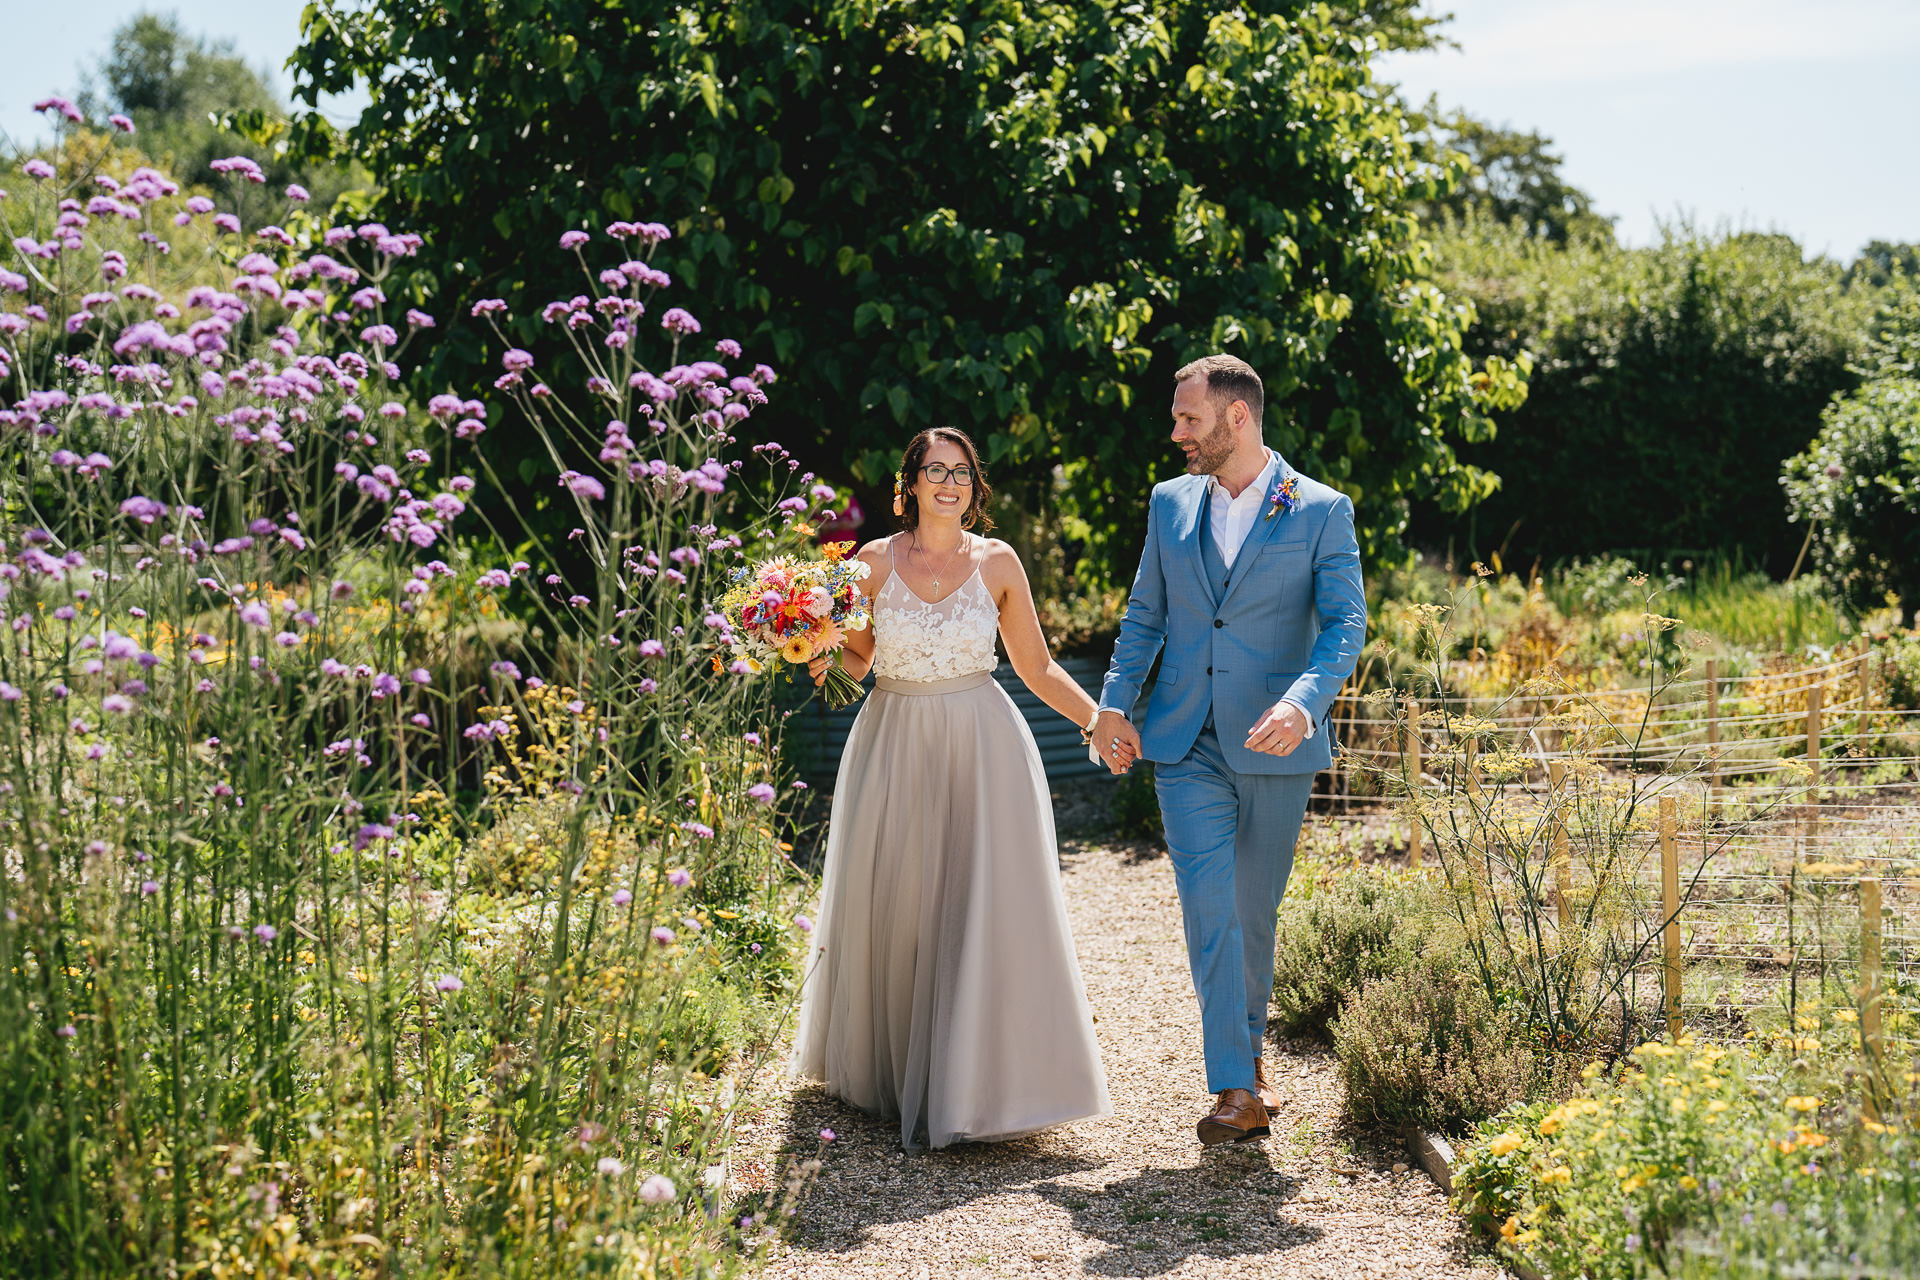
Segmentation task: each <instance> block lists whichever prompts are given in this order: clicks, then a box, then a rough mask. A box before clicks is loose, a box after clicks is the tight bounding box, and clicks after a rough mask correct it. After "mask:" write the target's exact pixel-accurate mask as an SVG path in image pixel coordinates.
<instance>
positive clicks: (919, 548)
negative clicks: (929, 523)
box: [913, 533, 967, 596]
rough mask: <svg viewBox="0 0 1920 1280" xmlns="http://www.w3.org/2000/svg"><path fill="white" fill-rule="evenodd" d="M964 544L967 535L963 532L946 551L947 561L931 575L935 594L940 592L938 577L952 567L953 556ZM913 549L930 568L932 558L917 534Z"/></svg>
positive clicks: (958, 552) (931, 566) (965, 543)
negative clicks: (958, 539) (949, 550)
mask: <svg viewBox="0 0 1920 1280" xmlns="http://www.w3.org/2000/svg"><path fill="white" fill-rule="evenodd" d="M966 545H967V535H966V534H964V533H963V534H961V535H960V541H959V543H958V544H957V545H955V547H954V548H953V550H952V551H951V552H949V553H948V555H947V562H946V563H945V564H943V565H941V566H940V570H939V572H938V573H935V574H934V575H933V594H935V595H936V596H937V595H939V594H940V579H941V578H942V577H943V576H944V575H945V574H946V572H947V570H949V569H951V568H953V557H954V556H957V555H959V554H960V548H961V547H964V546H966ZM913 549H914V550H915V551H918V552H919V553H920V558H921V559H922V560H925V561H926V562H927V568H928V569H932V568H933V560H932V558H931V557H929V556H928V555H927V549H926V548H925V547H923V546H921V545H920V539H919V537H918V535H916V536H915V537H914V540H913Z"/></svg>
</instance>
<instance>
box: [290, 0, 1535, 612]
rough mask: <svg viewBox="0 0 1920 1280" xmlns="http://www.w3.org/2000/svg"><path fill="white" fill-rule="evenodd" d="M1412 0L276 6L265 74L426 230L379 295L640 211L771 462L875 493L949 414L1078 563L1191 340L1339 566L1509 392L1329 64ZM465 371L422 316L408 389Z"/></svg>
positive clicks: (467, 381)
mask: <svg viewBox="0 0 1920 1280" xmlns="http://www.w3.org/2000/svg"><path fill="white" fill-rule="evenodd" d="M1416 9H1417V6H1416V5H1413V4H1409V3H1400V2H1397V0H1394V2H1385V3H1381V4H1375V5H1372V6H1367V7H1361V8H1355V7H1353V6H1348V7H1347V8H1345V9H1343V10H1341V11H1339V12H1336V11H1334V10H1333V9H1330V8H1328V7H1326V6H1322V5H1309V4H1302V3H1276V2H1274V0H1265V2H1263V3H1255V4H1250V5H1239V6H1229V5H1227V4H1224V3H1218V2H1215V3H1201V2H1196V0H1172V2H1171V3H1166V4H1161V5H1156V6H1139V5H1133V4H1125V3H1119V2H1118V0H1053V2H1048V3H1014V2H1013V0H985V2H980V0H931V2H929V0H915V2H914V3H905V2H903V0H741V2H740V3H736V4H729V5H724V6H703V7H701V8H697V9H696V8H693V7H687V6H680V5H675V4H668V3H662V2H660V0H636V2H631V3H612V2H610V0H548V2H545V3H541V4H537V5H536V4H532V3H509V4H500V3H498V2H497V0H486V2H484V3H483V2H482V0H431V2H429V0H371V2H370V3H366V4H364V5H356V4H350V3H347V2H345V0H316V3H314V4H313V5H311V6H310V7H309V8H308V11H307V16H306V19H305V22H304V43H303V45H302V47H301V48H300V50H299V51H298V52H297V53H296V55H295V58H294V61H293V65H294V68H295V72H296V81H297V82H296V91H295V93H296V98H297V99H299V100H300V101H302V102H304V103H305V104H306V105H307V106H308V107H309V108H311V107H312V106H313V105H314V104H315V103H316V102H317V101H318V97H319V95H320V94H322V93H330V92H340V91H344V90H346V89H348V88H350V87H355V86H358V87H362V88H364V89H365V90H366V91H367V92H368V93H369V94H370V95H371V99H372V101H371V104H370V105H369V106H368V108H367V109H366V110H365V111H364V112H363V113H362V115H361V116H360V118H359V120H358V121H357V122H355V123H354V124H353V125H352V126H351V127H349V128H348V129H346V130H345V131H344V133H342V134H339V135H335V134H334V133H333V132H332V131H331V130H330V129H329V128H328V127H327V125H326V124H325V122H324V121H323V120H322V119H321V118H320V117H319V116H318V114H317V113H316V112H313V111H311V110H309V111H308V112H307V113H306V114H305V116H304V117H303V118H302V120H301V121H300V125H299V128H300V138H301V142H302V145H303V146H304V147H305V148H306V150H307V153H308V154H328V153H331V154H342V153H346V154H352V155H355V156H357V157H360V158H361V159H363V160H364V161H365V162H366V163H367V164H368V165H369V166H370V167H371V168H372V169H373V170H374V171H375V172H377V173H378V174H379V175H380V176H381V178H382V180H383V182H384V183H385V188H384V194H383V196H382V197H381V210H380V211H381V212H382V213H384V214H387V215H390V217H391V220H393V221H396V222H417V221H422V220H425V221H430V222H431V224H432V225H433V226H434V228H435V231H434V235H433V236H432V238H431V240H430V242H429V244H428V246H427V248H426V249H425V251H424V252H423V253H422V254H421V255H420V257H419V258H418V259H417V262H418V266H419V274H418V276H417V277H416V279H415V281H414V284H415V286H416V287H418V288H420V289H422V290H431V291H432V292H434V293H435V294H437V295H438V296H439V297H440V299H441V305H442V307H443V309H445V308H446V307H447V306H448V304H466V303H470V302H472V301H473V300H475V299H479V298H484V297H487V296H491V295H495V294H501V295H509V296H512V295H525V296H527V297H528V298H529V300H532V301H536V302H537V301H540V300H543V299H544V298H545V297H565V296H568V295H569V294H571V293H574V292H576V291H577V289H576V288H575V281H576V280H577V277H575V276H573V275H572V272H574V271H575V270H577V268H576V267H575V266H574V264H573V263H572V262H571V261H570V258H569V257H567V256H564V255H562V254H560V253H559V252H557V251H556V250H555V249H554V247H553V246H554V245H555V243H556V241H557V239H558V237H559V235H560V234H561V232H563V231H565V230H567V229H569V228H577V227H583V226H597V225H601V224H604V223H605V222H607V221H609V220H612V219H635V218H643V219H651V220H657V221H660V222H663V223H666V224H667V225H668V226H669V227H670V228H671V229H672V230H673V232H674V238H673V239H672V240H671V241H670V242H668V244H667V245H666V246H664V248H663V250H662V252H661V254H660V256H659V257H657V258H656V259H655V261H656V263H657V264H658V265H661V266H663V267H665V269H667V270H668V271H669V272H670V273H672V274H673V275H674V276H675V277H677V278H678V279H679V280H681V281H683V282H685V283H687V284H690V285H692V286H694V287H695V288H696V289H697V290H698V292H699V293H700V294H701V295H702V297H703V298H704V301H703V304H702V311H703V315H704V316H705V317H706V318H707V319H708V321H709V328H710V331H711V333H710V336H726V337H732V338H735V339H737V340H739V341H740V342H741V343H743V344H744V345H745V346H746V347H747V348H748V350H749V352H750V353H751V354H753V355H754V356H757V357H758V358H761V359H764V360H766V361H767V362H768V363H770V364H773V365H774V366H775V367H776V368H777V369H778V370H779V372H780V375H781V383H780V385H779V387H778V388H777V389H776V394H775V398H774V404H773V405H772V406H771V407H770V410H769V412H768V413H767V414H765V415H763V417H764V418H766V419H767V420H768V421H778V422H780V423H781V424H782V425H781V430H782V431H785V432H787V433H788V434H789V437H790V438H789V439H788V440H787V441H786V443H789V444H791V445H794V446H796V447H799V448H802V449H804V450H807V451H809V453H810V455H811V457H812V459H813V460H814V461H815V462H816V463H817V464H818V466H819V469H821V470H822V471H824V472H827V473H829V474H834V475H837V476H839V477H841V478H847V477H851V478H852V479H853V480H854V481H856V482H857V483H858V484H860V485H862V486H865V487H866V488H867V490H868V492H869V494H871V495H873V496H875V497H876V498H877V497H878V496H879V495H880V494H881V493H883V492H884V491H885V490H886V489H887V488H889V487H890V475H891V471H892V468H893V466H894V465H895V464H896V460H897V458H898V455H899V449H900V447H901V445H902V444H903V443H904V442H905V439H906V437H907V435H908V434H909V433H910V432H911V431H912V430H914V429H917V428H919V427H922V426H926V425H932V424H937V423H952V424H955V425H959V426H962V427H964V428H966V429H967V430H969V431H970V432H971V433H973V434H974V435H975V437H976V438H977V439H979V440H980V441H981V443H982V446H983V448H984V450H985V454H986V458H987V461H988V463H989V465H990V467H991V468H992V469H993V474H994V478H995V483H996V485H998V486H1000V487H1002V488H1003V489H1005V488H1013V489H1014V490H1016V491H1020V490H1023V489H1024V490H1026V491H1027V492H1029V493H1038V492H1039V491H1040V490H1041V489H1043V488H1048V487H1051V486H1053V485H1054V484H1055V482H1056V480H1058V481H1059V482H1060V483H1062V484H1064V486H1065V488H1066V490H1067V493H1068V496H1069V498H1070V500H1071V501H1072V502H1073V503H1074V504H1075V507H1076V509H1077V511H1078V512H1079V513H1080V514H1081V516H1082V517H1083V518H1084V519H1085V521H1086V526H1087V530H1088V532H1087V539H1086V553H1087V557H1088V558H1087V560H1086V562H1085V563H1086V565H1087V567H1088V572H1089V574H1090V575H1093V576H1108V577H1110V576H1114V575H1116V574H1124V573H1126V572H1127V571H1129V570H1130V568H1131V558H1132V556H1133V554H1134V552H1135V550H1136V549H1137V547H1138V539H1139V537H1140V520H1139V512H1140V510H1141V509H1142V507H1143V504H1144V501H1145V497H1146V491H1147V488H1148V486H1149V484H1150V482H1151V481H1152V480H1154V479H1156V478H1161V477H1164V476H1166V475H1168V474H1172V473H1173V472H1174V471H1175V470H1176V468H1177V466H1178V462H1177V458H1176V455H1175V452H1174V451H1173V450H1172V449H1171V447H1170V446H1169V444H1168V442H1167V440H1166V422H1165V415H1166V410H1165V404H1166V401H1167V399H1168V398H1169V397H1170V394H1171V385H1170V378H1171V373H1172V371H1173V370H1174V369H1175V368H1177V367H1178V366H1179V365H1180V364H1181V363H1182V362H1184V361H1186V360H1187V359H1190V358H1192V357H1193V356H1195V355H1198V354H1201V353H1204V352H1206V351H1209V350H1228V351H1232V352H1234V353H1236V354H1239V355H1241V356H1243V357H1244V358H1246V359H1247V360H1249V361H1250V362H1251V363H1252V364H1253V365H1254V367H1255V368H1257V369H1259V370H1260V372H1261V374H1262V376H1263V377H1264V379H1265V380H1266V383H1267V387H1268V404H1269V406H1270V410H1269V415H1268V436H1269V439H1270V440H1271V441H1272V442H1273V443H1274V444H1275V445H1276V447H1278V448H1280V449H1281V450H1282V451H1283V452H1285V453H1286V455H1287V456H1288V457H1289V458H1290V459H1291V460H1292V461H1294V462H1295V463H1296V464H1297V465H1299V466H1300V467H1302V468H1303V469H1304V470H1306V471H1308V472H1309V473H1311V474H1315V475H1317V476H1320V477H1322V478H1324V479H1326V480H1327V481H1329V482H1330V483H1332V484H1335V485H1337V486H1339V487H1340V488H1342V489H1343V490H1345V491H1346V492H1347V493H1349V494H1350V495H1351V496H1352V497H1353V499H1354V500H1355V503H1356V506H1357V508H1358V512H1359V524H1360V528H1361V538H1362V543H1363V547H1364V548H1365V549H1366V551H1367V552H1368V553H1369V554H1371V555H1373V556H1376V557H1378V556H1382V555H1390V554H1392V553H1394V552H1395V550H1396V549H1397V547H1398V545H1399V542H1398V540H1399V536H1400V533H1401V531H1402V529H1403V528H1404V525H1405V520H1406V511H1407V508H1408V503H1409V500H1410V499H1411V498H1413V497H1415V496H1420V497H1423V498H1425V499H1427V500H1429V501H1432V502H1434V503H1437V504H1439V505H1441V506H1443V507H1445V508H1446V509H1449V510H1458V509H1460V508H1461V507H1462V506H1463V505H1464V504H1466V503H1467V502H1468V501H1470V500H1471V499H1473V498H1475V497H1477V496H1479V495H1481V494H1483V493H1484V492H1485V491H1486V490H1487V489H1488V488H1489V487H1490V482H1489V481H1488V480H1487V478H1486V477H1485V476H1483V475H1482V474H1481V473H1479V472H1478V471H1476V470H1475V469H1473V468H1472V467H1468V466H1463V465H1462V464H1461V463H1460V462H1459V460H1458V458H1457V456H1456V454H1455V446H1456V445H1457V444H1459V443H1460V442H1462V441H1465V440H1469V439H1480V438H1484V437H1485V436H1486V435H1487V434H1488V433H1489V432H1490V431H1491V424H1490V420H1489V416H1488V415H1489V413H1490V411H1492V410H1493V409H1495V408H1497V407H1499V406H1501V405H1505V404H1511V403H1513V402H1515V401H1517V399H1518V398H1519V397H1520V396H1521V395H1522V394H1523V385H1522V381H1521V377H1522V374H1521V371H1519V370H1516V369H1514V368H1512V367H1511V366H1510V365H1509V364H1508V363H1506V362H1505V361H1504V360H1501V359H1494V360H1491V361H1487V362H1485V363H1483V364H1476V363H1475V362H1474V361H1472V360H1470V359H1469V358H1468V357H1467V356H1466V355H1465V354H1464V353H1463V351H1462V350H1461V333H1462V330H1463V328H1464V327H1465V325H1466V324H1467V323H1468V322H1469V320H1470V318H1471V311H1470V308H1469V307H1468V306H1467V305H1466V304H1464V303H1462V302H1460V301H1458V300H1456V299H1453V298H1449V297H1448V296H1446V295H1445V294H1444V293H1442V292H1441V291H1440V290H1439V289H1437V288H1435V287H1434V286H1433V284H1432V283H1431V282H1430V279H1429V276H1430V273H1431V270H1432V261H1433V260H1432V255H1431V252H1430V250H1429V248H1428V246H1427V244H1426V243H1425V242H1424V241H1423V239H1422V233H1421V231H1420V228H1419V225H1418V222H1417V219H1416V217H1415V216H1414V209H1415V206H1416V204H1417V203H1418V202H1420V201H1424V200H1431V199H1434V198H1436V197H1437V196H1438V195H1439V194H1440V193H1441V192H1442V191H1443V190H1444V189H1445V187H1446V185H1447V183H1448V182H1449V181H1450V180H1451V177H1452V176H1454V175H1453V174H1452V173H1451V172H1450V170H1449V167H1448V165H1449V162H1448V161H1447V160H1446V158H1444V157H1442V156H1441V155H1440V154H1438V153H1436V152H1434V151H1433V150H1432V149H1431V148H1430V146H1429V145H1428V143H1427V142H1426V141H1425V140H1424V139H1423V138H1422V137H1421V136H1420V135H1418V134H1417V133H1416V132H1414V131H1413V130H1411V129H1410V128H1409V126H1408V121H1407V113H1406V111H1405V108H1404V105H1403V104H1401V103H1400V102H1399V101H1398V100H1397V99H1396V98H1395V97H1394V96H1393V93H1392V91H1391V89H1390V88H1387V87H1384V86H1381V85H1378V84H1376V83H1375V82H1374V81H1373V79H1372V77H1371V74H1370V71H1369V61H1370V58H1371V56H1372V54H1373V52H1374V51H1375V50H1376V49H1377V48H1378V47H1379V44H1380V42H1381V40H1382V39H1385V40H1390V41H1393V42H1397V43H1400V44H1403V45H1404V44H1415V43H1420V42H1422V41H1430V40H1431V38H1432V32H1431V23H1430V22H1423V21H1422V20H1418V18H1417V15H1416V14H1415V10H1416ZM1376 10H1377V11H1378V12H1375V11H1376ZM1376 33H1377V38H1376ZM531 309H532V308H528V310H531ZM522 325H523V328H522V329H521V330H520V331H518V334H517V336H518V337H519V338H520V339H521V340H522V341H523V342H525V343H526V344H528V345H529V346H531V347H534V348H535V349H536V351H537V353H538V354H540V355H541V357H542V358H543V359H545V358H548V357H549V356H551V357H552V358H554V359H556V360H557V359H561V358H562V353H561V346H562V344H560V343H558V342H553V341H543V339H542V334H541V332H540V326H539V324H538V322H537V321H533V320H530V319H529V320H524V321H522ZM483 376H490V374H488V373H487V372H486V371H485V370H484V369H483V367H482V362H481V354H480V352H479V351H478V350H477V348H475V347H474V346H472V345H471V344H470V340H469V339H466V338H464V337H463V336H461V335H459V334H457V333H454V332H451V331H447V332H445V333H444V335H443V336H442V339H441V342H440V345H439V346H438V347H437V348H436V350H435V351H434V352H433V353H432V363H431V370H430V372H429V374H428V375H427V377H428V378H429V379H430V380H432V381H433V382H436V383H438V384H443V385H444V384H455V385H471V384H472V383H473V382H474V381H475V380H476V379H479V378H481V377H483ZM511 431H512V428H511V426H510V424H505V423H503V424H501V425H500V426H499V427H496V432H495V437H494V438H495V440H496V448H510V447H512V436H511ZM528 456H529V458H530V459H531V457H532V453H531V451H530V450H529V451H528ZM531 465H533V464H532V463H531V462H530V463H529V466H531ZM540 465H542V466H544V465H546V464H545V463H544V461H543V462H542V463H541V464H540Z"/></svg>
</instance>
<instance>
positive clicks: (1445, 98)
mask: <svg viewBox="0 0 1920 1280" xmlns="http://www.w3.org/2000/svg"><path fill="white" fill-rule="evenodd" d="M1429 7H1430V8H1431V9H1436V10H1440V11H1444V12H1451V13H1452V14H1453V15H1454V18H1453V21H1452V22H1451V23H1449V24H1448V27H1447V31H1448V33H1449V35H1450V36H1451V37H1452V39H1453V40H1455V41H1456V42H1457V43H1458V44H1459V46H1460V48H1458V49H1457V50H1450V51H1441V52H1428V53H1417V54H1411V53H1410V54H1394V55H1390V56H1389V57H1388V58H1386V59H1385V60H1384V62H1383V65H1382V66H1380V67H1379V68H1378V74H1379V75H1380V76H1381V78H1383V79H1386V80H1389V81H1394V82H1397V83H1399V84H1400V86H1401V88H1402V90H1403V92H1404V93H1405V94H1406V96H1407V97H1408V98H1409V99H1410V100H1411V101H1413V102H1415V103H1416V104H1417V103H1423V102H1425V101H1426V100H1427V97H1428V95H1429V94H1437V95H1438V96H1439V99H1440V102H1441V104H1442V105H1443V106H1445V107H1449V108H1454V107H1457V108H1460V109H1463V110H1465V111H1466V112H1468V113H1469V114H1470V115H1473V116H1475V117H1477V118H1479V119H1482V120H1486V121H1489V122H1491V123H1493V124H1496V125H1501V126H1504V127H1508V128H1514V129H1519V130H1522V131H1525V130H1536V131H1538V132H1540V133H1543V134H1546V135H1547V136H1548V137H1550V138H1552V139H1553V143H1554V150H1555V151H1557V152H1558V153H1559V154H1560V155H1561V156H1562V157H1563V158H1564V159H1565V162H1566V163H1565V164H1564V165H1563V166H1562V170H1561V172H1562V173H1563V175H1564V176H1565V177H1566V179H1567V180H1568V181H1569V182H1571V183H1572V184H1573V185H1574V186H1577V187H1579V188H1581V189H1582V190H1584V191H1586V192H1588V193H1589V194H1590V195H1591V196H1592V197H1593V199H1594V203H1595V205H1596V206H1597V208H1598V211H1599V212H1601V213H1604V214H1610V215H1613V216H1615V217H1617V218H1618V219H1619V220H1618V222H1616V223H1615V228H1616V230H1617V231H1618V232H1619V234H1620V237H1621V239H1622V240H1624V241H1625V242H1626V243H1628V244H1636V245H1641V244H1647V243H1649V242H1651V241H1654V240H1657V239H1658V237H1659V228H1660V226H1661V224H1662V223H1663V222H1666V223H1672V222H1675V221H1677V220H1679V219H1682V218H1686V219H1690V220H1691V221H1692V222H1693V223H1694V225H1696V226H1700V227H1702V228H1705V229H1712V228H1714V227H1716V226H1722V225H1725V226H1730V227H1732V228H1734V229H1736V230H1751V231H1780V232H1785V233H1786V234H1788V235H1791V236H1792V237H1793V238H1794V239H1796V240H1798V241H1799V242H1800V244H1801V245H1802V247H1804V248H1805V249H1806V250H1808V251H1809V252H1810V253H1825V254H1826V255H1828V256H1830V257H1834V258H1838V259H1841V260H1843V261H1844V260H1847V259H1851V258H1852V257H1853V256H1854V255H1855V254H1856V253H1858V252H1859V250H1860V249H1861V247H1862V246H1863V245H1865V244H1866V243H1867V242H1868V241H1869V240H1908V241H1920V143H1917V142H1916V136H1915V132H1914V128H1915V124H1916V123H1917V122H1920V0H1797V2H1794V0H1454V2H1453V3H1451V4H1446V3H1442V4H1438V5H1430V6H1429Z"/></svg>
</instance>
